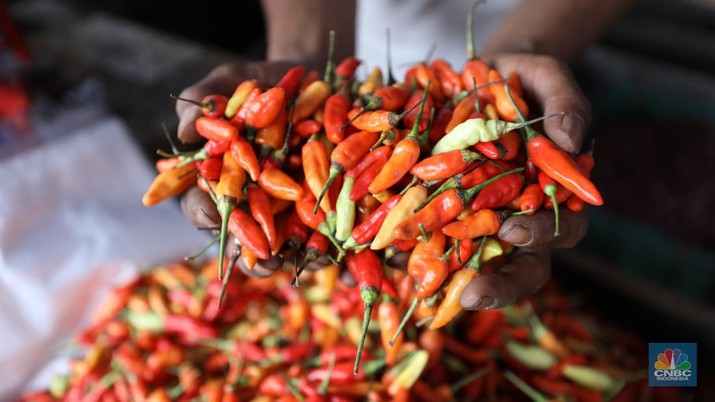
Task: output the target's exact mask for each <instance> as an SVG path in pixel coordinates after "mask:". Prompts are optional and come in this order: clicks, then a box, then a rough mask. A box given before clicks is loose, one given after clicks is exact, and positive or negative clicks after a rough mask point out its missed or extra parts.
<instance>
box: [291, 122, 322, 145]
mask: <svg viewBox="0 0 715 402" xmlns="http://www.w3.org/2000/svg"><path fill="white" fill-rule="evenodd" d="M321 128H323V126H322V125H321V124H320V123H318V122H317V121H315V120H311V119H308V120H303V121H301V122H300V123H298V124H296V125H294V126H293V134H295V135H294V136H293V137H291V138H295V139H296V140H298V139H306V138H309V137H310V136H311V135H313V134H316V133H317V132H319V131H320V129H321Z"/></svg>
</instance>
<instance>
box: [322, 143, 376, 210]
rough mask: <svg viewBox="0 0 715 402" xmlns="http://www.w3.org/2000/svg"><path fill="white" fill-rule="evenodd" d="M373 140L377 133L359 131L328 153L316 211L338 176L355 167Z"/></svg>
mask: <svg viewBox="0 0 715 402" xmlns="http://www.w3.org/2000/svg"><path fill="white" fill-rule="evenodd" d="M375 140H377V133H373V132H370V131H361V132H358V133H355V134H353V135H351V136H349V137H348V138H346V139H345V140H344V141H342V142H341V143H340V144H338V145H337V146H336V147H335V149H333V152H331V153H330V170H329V175H328V179H327V180H326V181H325V184H324V185H323V188H322V189H321V190H320V194H318V201H317V202H316V206H315V207H316V209H317V207H318V205H319V203H320V202H321V201H322V199H323V197H324V196H325V193H326V192H327V191H328V189H330V185H331V184H333V182H334V181H335V179H336V178H337V177H338V175H339V174H340V173H342V172H344V171H345V170H350V169H352V168H353V167H355V166H356V165H357V164H358V163H359V162H360V160H361V158H362V157H363V156H364V155H365V154H367V153H368V152H369V151H370V147H371V146H372V144H374V143H375Z"/></svg>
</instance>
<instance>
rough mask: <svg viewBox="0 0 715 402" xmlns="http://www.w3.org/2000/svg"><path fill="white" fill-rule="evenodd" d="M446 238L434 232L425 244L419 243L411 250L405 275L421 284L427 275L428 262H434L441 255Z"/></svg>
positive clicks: (440, 233)
mask: <svg viewBox="0 0 715 402" xmlns="http://www.w3.org/2000/svg"><path fill="white" fill-rule="evenodd" d="M446 243H447V238H446V237H445V236H444V234H443V233H442V232H439V231H435V232H433V233H432V236H431V237H430V238H429V240H428V241H426V242H419V243H417V245H416V246H415V248H414V250H412V254H410V258H409V260H407V273H408V274H409V275H410V277H412V279H414V280H415V281H417V282H421V281H422V279H423V278H424V276H425V275H426V274H427V268H428V267H429V264H430V262H432V261H434V260H436V259H437V258H438V257H439V256H440V255H441V254H442V253H444V247H445V244H446Z"/></svg>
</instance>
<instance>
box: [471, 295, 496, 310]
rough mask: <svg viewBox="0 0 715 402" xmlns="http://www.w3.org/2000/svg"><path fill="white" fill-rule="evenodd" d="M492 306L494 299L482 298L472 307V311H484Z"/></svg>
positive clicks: (489, 297)
mask: <svg viewBox="0 0 715 402" xmlns="http://www.w3.org/2000/svg"><path fill="white" fill-rule="evenodd" d="M492 305H494V298H493V297H491V296H482V297H480V298H479V300H477V302H476V303H475V304H474V305H473V306H472V310H485V309H488V308H490V307H491V306H492Z"/></svg>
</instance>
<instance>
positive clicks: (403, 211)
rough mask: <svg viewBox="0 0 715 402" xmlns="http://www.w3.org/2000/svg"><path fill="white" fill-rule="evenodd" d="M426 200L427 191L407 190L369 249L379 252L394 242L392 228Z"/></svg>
mask: <svg viewBox="0 0 715 402" xmlns="http://www.w3.org/2000/svg"><path fill="white" fill-rule="evenodd" d="M425 198H427V189H426V188H424V187H423V186H414V187H412V188H410V189H409V190H407V192H406V193H405V194H404V195H403V196H402V198H401V199H400V200H399V201H398V203H397V204H396V205H395V206H394V207H393V208H392V209H391V210H390V211H389V212H388V214H387V216H386V217H385V220H384V221H383V223H382V225H381V226H380V229H379V230H378V232H377V234H376V235H375V239H374V240H373V241H372V244H371V245H370V248H371V249H373V250H381V249H383V248H385V247H387V246H388V245H389V244H390V243H391V242H392V241H393V240H395V235H394V227H395V226H396V225H397V224H398V223H400V222H402V221H403V220H404V219H405V218H406V217H408V216H410V215H411V214H412V211H413V210H414V209H415V208H416V207H417V206H419V205H420V204H421V203H422V201H424V199H425Z"/></svg>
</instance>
